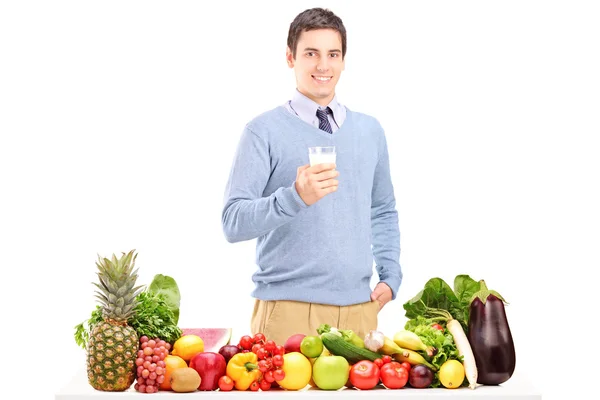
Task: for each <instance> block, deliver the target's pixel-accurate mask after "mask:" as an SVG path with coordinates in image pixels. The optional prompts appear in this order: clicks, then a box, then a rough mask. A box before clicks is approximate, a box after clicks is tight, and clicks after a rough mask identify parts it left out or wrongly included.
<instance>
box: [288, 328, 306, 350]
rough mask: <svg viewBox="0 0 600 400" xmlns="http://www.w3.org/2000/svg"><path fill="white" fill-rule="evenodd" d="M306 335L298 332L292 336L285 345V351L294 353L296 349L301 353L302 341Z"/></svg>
mask: <svg viewBox="0 0 600 400" xmlns="http://www.w3.org/2000/svg"><path fill="white" fill-rule="evenodd" d="M305 337H306V335H305V334H303V333H296V334H295V335H292V336H290V337H289V338H288V339H287V340H286V341H285V344H284V345H283V347H284V348H285V353H286V354H287V353H292V352H294V351H296V352H298V353H301V351H300V343H302V339H304V338H305Z"/></svg>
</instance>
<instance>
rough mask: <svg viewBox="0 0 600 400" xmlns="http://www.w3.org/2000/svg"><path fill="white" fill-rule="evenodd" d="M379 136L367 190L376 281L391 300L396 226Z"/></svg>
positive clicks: (396, 266) (396, 284) (396, 276)
mask: <svg viewBox="0 0 600 400" xmlns="http://www.w3.org/2000/svg"><path fill="white" fill-rule="evenodd" d="M381 140H382V143H381V146H380V153H379V161H378V163H377V166H376V168H375V176H374V179H373V189H372V193H371V198H372V200H371V228H372V239H371V240H372V246H373V256H374V258H375V265H376V267H375V268H376V270H377V273H378V274H379V281H380V282H384V283H386V284H387V285H388V286H389V287H390V289H392V300H393V299H395V298H396V296H397V295H398V289H399V288H400V284H401V282H402V269H401V267H400V229H399V224H398V212H397V211H396V200H395V197H394V187H393V185H392V179H391V174H390V165H389V155H388V149H387V143H386V139H385V134H382V138H381Z"/></svg>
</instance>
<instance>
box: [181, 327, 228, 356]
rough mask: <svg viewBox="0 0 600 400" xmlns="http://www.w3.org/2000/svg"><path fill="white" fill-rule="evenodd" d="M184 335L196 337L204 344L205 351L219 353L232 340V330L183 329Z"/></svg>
mask: <svg viewBox="0 0 600 400" xmlns="http://www.w3.org/2000/svg"><path fill="white" fill-rule="evenodd" d="M181 331H182V335H181V336H185V335H196V336H200V338H202V341H203V342H204V351H205V352H209V351H210V352H213V353H218V352H219V349H220V348H221V347H223V346H225V345H226V344H229V341H230V340H231V331H232V328H182V329H181Z"/></svg>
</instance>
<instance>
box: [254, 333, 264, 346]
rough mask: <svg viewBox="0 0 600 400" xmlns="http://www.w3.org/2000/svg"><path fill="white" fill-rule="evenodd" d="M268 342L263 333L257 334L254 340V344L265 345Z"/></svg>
mask: <svg viewBox="0 0 600 400" xmlns="http://www.w3.org/2000/svg"><path fill="white" fill-rule="evenodd" d="M266 340H267V338H266V337H265V335H263V334H262V333H257V334H256V335H254V337H253V338H252V342H253V343H261V344H263V343H265V341H266Z"/></svg>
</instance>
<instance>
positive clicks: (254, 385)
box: [250, 381, 260, 392]
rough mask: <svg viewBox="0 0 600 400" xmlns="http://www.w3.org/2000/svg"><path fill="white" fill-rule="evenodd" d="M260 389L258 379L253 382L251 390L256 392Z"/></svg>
mask: <svg viewBox="0 0 600 400" xmlns="http://www.w3.org/2000/svg"><path fill="white" fill-rule="evenodd" d="M258 389H260V386H259V384H258V382H256V381H254V382H252V384H251V385H250V390H251V391H253V392H256V391H258Z"/></svg>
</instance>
